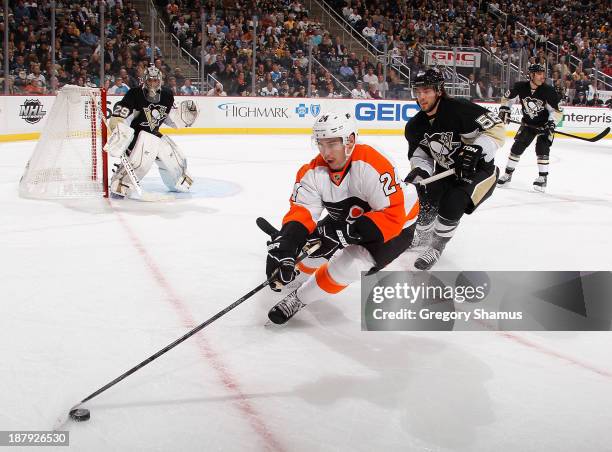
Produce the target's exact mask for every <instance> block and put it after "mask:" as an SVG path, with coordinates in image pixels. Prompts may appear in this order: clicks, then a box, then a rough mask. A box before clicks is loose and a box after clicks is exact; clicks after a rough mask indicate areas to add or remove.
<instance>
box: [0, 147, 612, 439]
mask: <svg viewBox="0 0 612 452" xmlns="http://www.w3.org/2000/svg"><path fill="white" fill-rule="evenodd" d="M175 140H176V141H177V142H178V143H179V144H180V145H181V147H182V148H183V149H184V150H185V153H186V155H187V157H188V159H189V164H190V169H191V173H192V175H193V176H194V177H195V185H194V188H193V193H191V194H189V195H185V196H181V197H180V199H177V200H176V201H173V202H163V203H140V202H136V201H130V200H128V201H111V202H107V201H87V202H83V201H80V202H77V201H66V202H50V201H32V200H25V199H21V198H20V197H19V196H18V195H17V184H18V180H19V178H20V177H21V174H22V172H23V169H24V166H25V164H26V161H27V159H28V157H29V155H30V152H31V151H32V149H33V147H34V142H23V143H10V144H2V145H0V205H2V214H1V216H0V241H1V243H2V245H1V248H0V249H1V250H2V272H0V275H1V276H0V283H1V287H2V303H1V304H0V306H1V312H0V318H1V319H2V325H1V327H0V356H1V357H2V359H1V360H0V387H1V388H2V390H1V391H0V407H1V408H0V430H22V429H23V430H38V429H42V430H46V429H50V428H52V427H53V426H54V425H56V422H57V420H58V418H59V417H61V416H62V415H65V414H66V412H67V410H68V409H69V408H70V407H71V406H72V405H74V404H75V403H76V402H78V401H79V400H81V399H82V398H83V397H85V396H86V395H88V394H90V393H91V392H93V391H94V390H96V389H97V388H99V387H100V386H102V385H103V384H105V383H107V382H108V381H110V380H112V379H113V378H115V377H116V376H118V375H120V374H121V373H123V372H124V371H126V370H127V369H129V368H130V367H132V366H134V365H135V364H137V363H138V362H140V361H141V360H143V359H144V358H146V357H147V356H149V355H150V354H152V353H154V352H155V351H157V350H158V349H160V348H162V347H163V346H165V345H166V344H168V343H170V342H172V341H173V340H174V339H176V338H177V337H179V336H181V335H183V334H184V333H186V332H187V331H188V330H189V329H190V328H192V327H193V326H195V325H197V324H198V323H200V322H202V321H204V320H206V319H207V318H209V317H210V316H211V315H212V314H214V313H216V312H217V311H219V310H221V309H223V308H224V307H226V306H227V305H228V304H230V303H232V302H233V301H234V300H236V299H237V298H239V297H240V296H242V295H243V294H245V293H246V292H248V291H249V290H250V289H252V288H253V287H255V286H256V285H258V284H259V283H260V282H262V281H263V280H264V279H265V275H264V264H265V240H266V237H265V236H264V234H263V233H262V232H261V231H259V230H258V228H257V227H256V226H255V218H256V217H258V216H264V217H266V218H268V219H269V220H270V221H271V222H273V223H274V224H278V223H279V222H280V219H281V218H282V216H283V214H284V213H285V211H286V209H287V207H288V197H289V195H290V193H291V189H292V185H293V179H294V177H295V173H296V171H297V169H298V168H299V166H300V165H301V164H302V163H305V162H307V161H309V160H310V159H311V158H312V156H313V155H314V153H313V151H312V149H311V148H310V139H309V137H306V136H297V137H292V136H197V137H196V136H183V137H177V138H175ZM361 141H362V142H365V143H368V144H373V145H375V146H376V147H378V148H379V149H380V150H382V151H384V152H386V153H387V154H389V155H391V156H392V157H393V158H394V159H395V161H396V162H397V164H398V166H399V167H400V168H401V173H402V174H405V173H406V172H407V169H408V162H407V158H406V142H405V141H404V139H403V137H399V136H398V137H362V138H361ZM511 142H512V141H511V140H510V139H509V140H508V144H507V145H506V147H505V148H504V152H501V153H500V155H499V156H498V160H497V163H498V166H500V167H502V168H503V167H504V166H505V163H506V158H507V155H508V152H509V146H510V144H511ZM551 154H552V155H551V165H550V176H549V185H548V192H547V193H545V194H541V193H535V192H533V191H532V189H531V184H532V182H533V180H534V179H535V178H536V177H537V169H536V162H535V155H534V152H533V148H532V147H530V148H529V149H528V150H527V151H526V153H525V155H524V157H523V159H522V160H521V162H520V165H519V167H518V169H517V172H516V173H515V177H514V179H513V181H512V185H511V186H510V187H509V188H507V189H498V190H496V192H495V193H494V194H493V196H492V198H490V199H489V200H488V201H487V202H485V203H484V204H483V205H482V206H481V207H480V208H479V209H478V210H477V211H476V212H475V214H474V215H472V216H465V217H464V219H463V221H462V222H461V225H460V226H459V229H458V231H457V234H456V235H455V238H454V239H453V240H452V241H451V242H450V243H449V245H448V246H447V248H446V251H445V253H444V254H443V256H442V258H441V261H440V262H439V264H438V265H437V267H436V269H437V270H582V271H586V270H610V269H611V268H610V267H611V264H610V262H611V257H610V256H611V255H612V234H610V231H612V183H611V182H610V176H609V175H610V170H611V169H612V141H610V140H608V141H606V140H602V141H600V142H599V143H595V144H591V143H584V142H580V141H577V140H557V141H556V142H555V144H554V145H553V149H552V153H551ZM143 185H144V186H145V188H147V189H149V190H151V191H161V190H162V185H161V181H160V179H159V176H158V174H157V171H156V170H153V171H152V172H151V173H150V174H149V175H148V176H147V178H145V180H144V184H143ZM416 255H417V254H416V253H415V252H407V253H405V254H404V255H402V256H401V257H400V258H399V259H398V261H396V262H395V263H394V264H393V265H392V266H391V267H390V269H403V270H409V269H411V268H413V267H412V263H413V261H414V259H415V258H416ZM279 298H280V297H279V295H277V294H275V293H273V292H271V291H270V290H268V289H265V290H264V291H262V292H260V293H258V294H257V295H256V296H254V297H253V298H252V299H250V300H249V301H247V302H245V303H244V304H243V305H241V306H240V307H238V308H237V309H236V310H234V311H232V312H231V313H230V314H228V315H226V316H225V317H223V318H222V319H220V320H219V321H217V322H216V323H214V324H212V325H211V326H210V327H208V328H206V329H205V330H204V331H203V332H201V333H199V334H198V335H196V336H195V337H193V338H191V339H189V340H188V341H187V342H185V343H183V344H181V345H180V346H179V347H177V348H176V349H174V350H172V351H170V352H169V353H168V354H166V355H164V356H163V357H161V358H160V359H158V360H157V361H155V362H153V363H152V364H150V365H148V366H147V367H145V368H144V369H142V370H140V371H139V372H137V373H136V374H134V375H132V376H131V377H129V378H128V379H126V380H124V381H122V382H121V383H119V384H117V385H116V386H115V387H113V388H111V389H109V390H108V391H107V392H105V393H104V394H102V395H100V396H99V397H97V398H95V399H94V400H92V401H91V402H89V403H88V404H87V405H86V406H87V407H88V408H89V409H90V410H91V420H90V421H89V422H86V423H80V424H77V423H74V422H70V421H69V422H67V423H65V424H64V425H63V426H61V428H64V429H68V430H70V435H71V437H70V442H71V448H70V450H83V451H114V450H117V451H119V450H121V451H123V450H125V451H139V450H142V451H145V450H146V451H209V450H224V451H225V450H228V451H256V450H285V451H313V450H321V451H399V450H402V451H491V450H496V451H517V450H520V451H544V450H555V451H576V450H588V451H612V428H611V426H612V410H611V409H610V407H611V406H612V333H607V332H591V333H582V332H564V333H553V332H547V333H546V332H540V333H535V332H531V333H524V332H521V333H496V332H480V333H475V332H473V333H466V332H464V333H458V332H454V333H434V332H432V333H407V332H406V333H400V332H378V333H376V332H362V331H360V303H359V285H358V284H357V285H355V286H354V287H350V288H349V289H347V290H346V291H344V292H342V293H341V294H339V295H338V296H336V297H335V298H333V299H330V300H328V301H325V302H321V303H318V304H312V305H310V306H309V307H308V309H307V310H305V311H303V312H302V313H300V314H299V315H298V316H297V317H296V318H294V319H293V320H292V321H291V322H290V323H289V324H288V325H287V326H286V327H283V328H267V327H264V324H265V322H266V320H267V318H266V313H267V311H268V309H269V308H270V307H271V306H272V305H273V304H274V303H275V302H276V301H277V300H278V299H279ZM62 450H65V449H62Z"/></svg>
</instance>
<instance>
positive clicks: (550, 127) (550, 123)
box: [544, 119, 557, 135]
mask: <svg viewBox="0 0 612 452" xmlns="http://www.w3.org/2000/svg"><path fill="white" fill-rule="evenodd" d="M556 128H557V124H555V121H553V120H552V119H551V120H550V121H547V122H546V125H545V126H544V130H547V131H548V133H550V134H551V135H553V134H554V133H555V129H556Z"/></svg>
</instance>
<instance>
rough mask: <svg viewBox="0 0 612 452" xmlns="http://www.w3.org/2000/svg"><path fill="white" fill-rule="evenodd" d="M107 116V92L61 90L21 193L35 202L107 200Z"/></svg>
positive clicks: (37, 145)
mask: <svg viewBox="0 0 612 452" xmlns="http://www.w3.org/2000/svg"><path fill="white" fill-rule="evenodd" d="M94 102H95V104H97V105H95V104H94ZM105 111H106V92H105V90H104V89H100V88H88V87H80V86H74V85H66V86H64V87H62V88H61V89H60V91H59V92H58V94H57V96H56V98H55V101H54V102H53V106H52V107H51V111H50V112H49V114H48V118H47V122H46V124H45V126H44V128H43V130H42V132H41V135H40V138H39V140H38V142H37V143H36V146H35V148H34V151H33V152H32V155H31V157H30V159H29V161H28V164H27V165H26V169H25V172H24V174H23V176H22V178H21V181H20V182H19V194H20V195H21V196H23V197H26V198H35V199H64V198H92V197H108V157H107V155H106V152H103V150H102V149H103V147H104V144H105V143H106V128H105V125H104V121H103V118H102V117H101V114H103V113H102V112H105Z"/></svg>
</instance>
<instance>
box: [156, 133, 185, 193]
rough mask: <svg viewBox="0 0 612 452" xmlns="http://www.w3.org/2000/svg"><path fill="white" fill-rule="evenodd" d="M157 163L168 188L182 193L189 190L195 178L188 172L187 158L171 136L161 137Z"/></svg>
mask: <svg viewBox="0 0 612 452" xmlns="http://www.w3.org/2000/svg"><path fill="white" fill-rule="evenodd" d="M156 163H157V166H158V168H159V175H160V176H161V178H162V180H163V181H164V184H165V185H166V187H168V190H170V191H178V192H182V193H184V192H187V191H189V189H190V188H191V185H192V184H193V179H192V178H191V176H190V175H189V174H188V173H187V159H186V158H185V156H184V155H183V153H182V152H181V150H180V149H179V148H178V146H177V145H176V143H175V142H174V141H172V140H171V139H170V137H167V136H163V137H162V138H161V140H160V146H159V153H158V154H157V160H156Z"/></svg>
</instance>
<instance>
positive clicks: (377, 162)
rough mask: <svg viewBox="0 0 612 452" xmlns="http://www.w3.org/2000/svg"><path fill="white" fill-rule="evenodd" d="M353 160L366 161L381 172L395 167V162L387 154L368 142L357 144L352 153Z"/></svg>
mask: <svg viewBox="0 0 612 452" xmlns="http://www.w3.org/2000/svg"><path fill="white" fill-rule="evenodd" d="M351 160H352V161H353V162H358V161H361V162H364V163H366V164H368V165H369V166H371V167H372V168H374V169H375V170H376V171H378V172H379V173H380V174H383V173H386V172H389V171H390V170H392V169H393V162H391V160H390V159H389V158H388V157H387V156H386V155H385V154H383V153H382V152H380V151H379V150H377V149H376V148H374V147H372V146H370V145H368V144H356V145H355V149H353V153H352V154H351Z"/></svg>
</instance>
